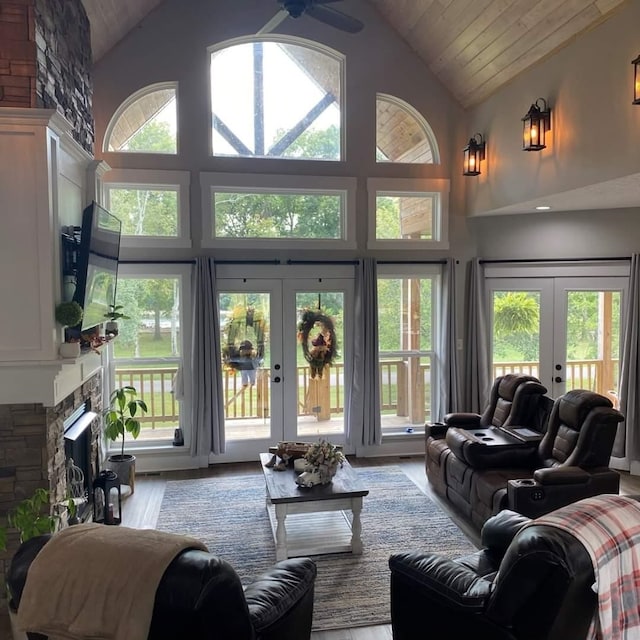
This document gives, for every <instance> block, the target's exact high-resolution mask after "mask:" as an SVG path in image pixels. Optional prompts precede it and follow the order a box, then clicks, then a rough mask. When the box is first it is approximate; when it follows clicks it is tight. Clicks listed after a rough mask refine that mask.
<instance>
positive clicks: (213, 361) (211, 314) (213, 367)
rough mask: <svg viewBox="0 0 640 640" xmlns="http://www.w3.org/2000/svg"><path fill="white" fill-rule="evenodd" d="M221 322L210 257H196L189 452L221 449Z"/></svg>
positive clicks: (194, 455)
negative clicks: (191, 434)
mask: <svg viewBox="0 0 640 640" xmlns="http://www.w3.org/2000/svg"><path fill="white" fill-rule="evenodd" d="M220 353H221V351H220V322H219V313H218V295H217V292H216V276H215V263H214V261H213V258H196V265H195V268H194V271H193V344H192V347H191V364H192V367H193V385H192V396H191V424H192V428H193V437H192V439H191V455H192V456H193V457H198V456H200V457H205V456H206V457H208V455H209V453H211V452H213V453H215V454H220V453H224V448H225V437H224V400H223V395H222V365H221V361H220Z"/></svg>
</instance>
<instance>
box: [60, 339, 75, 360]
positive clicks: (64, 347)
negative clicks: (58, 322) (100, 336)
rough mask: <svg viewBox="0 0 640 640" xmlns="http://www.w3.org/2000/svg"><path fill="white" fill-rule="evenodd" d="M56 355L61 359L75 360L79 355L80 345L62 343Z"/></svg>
mask: <svg viewBox="0 0 640 640" xmlns="http://www.w3.org/2000/svg"><path fill="white" fill-rule="evenodd" d="M58 353H59V354H60V355H61V356H62V357H63V358H77V357H78V356H79V355H80V343H79V342H63V343H62V344H61V345H60V347H59V348H58Z"/></svg>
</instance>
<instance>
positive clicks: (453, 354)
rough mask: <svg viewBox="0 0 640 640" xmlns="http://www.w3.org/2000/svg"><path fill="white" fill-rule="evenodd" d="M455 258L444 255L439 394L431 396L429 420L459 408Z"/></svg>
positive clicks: (439, 349)
mask: <svg viewBox="0 0 640 640" xmlns="http://www.w3.org/2000/svg"><path fill="white" fill-rule="evenodd" d="M455 269H456V265H455V260H454V259H453V258H448V259H447V262H446V264H445V265H444V267H443V269H442V304H441V306H440V322H439V325H440V336H439V338H440V340H439V342H440V344H439V346H438V353H437V358H438V362H439V365H440V366H439V367H438V368H439V371H438V373H439V377H440V385H439V393H438V394H437V395H436V396H435V398H434V406H433V410H432V412H431V420H432V421H440V420H442V419H443V418H444V416H445V414H447V413H450V412H452V411H460V393H459V387H458V350H457V349H456V274H455Z"/></svg>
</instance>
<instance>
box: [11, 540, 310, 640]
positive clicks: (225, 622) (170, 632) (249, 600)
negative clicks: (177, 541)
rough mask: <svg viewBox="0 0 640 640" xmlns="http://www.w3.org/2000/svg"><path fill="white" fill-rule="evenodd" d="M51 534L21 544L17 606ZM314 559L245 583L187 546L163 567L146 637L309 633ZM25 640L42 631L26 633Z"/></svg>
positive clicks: (252, 637) (15, 564)
mask: <svg viewBox="0 0 640 640" xmlns="http://www.w3.org/2000/svg"><path fill="white" fill-rule="evenodd" d="M49 538H50V536H48V535H45V536H39V537H37V538H32V539H31V540H28V541H27V542H25V543H24V544H22V545H21V546H20V547H19V549H18V551H17V552H16V554H15V556H14V557H13V560H12V562H11V565H10V568H9V572H8V577H7V586H8V588H9V595H10V598H11V600H10V603H9V606H10V608H11V609H12V610H14V611H17V609H18V607H19V606H20V598H21V596H22V590H23V588H24V584H25V581H26V577H27V571H28V569H29V565H30V564H31V562H32V561H33V559H34V558H35V557H36V555H37V554H38V552H39V551H40V549H41V548H42V547H43V546H44V545H45V544H46V543H47V541H48V540H49ZM315 578H316V565H315V563H314V562H313V561H312V560H311V559H310V558H294V559H290V560H283V561H281V562H278V563H276V564H275V565H274V566H273V567H272V568H271V569H270V570H269V571H267V572H266V573H264V574H262V575H261V576H258V577H257V578H256V579H255V580H254V581H253V582H252V583H251V584H249V585H247V586H246V588H244V589H243V585H242V584H241V583H240V578H239V577H238V574H237V573H236V572H235V571H234V570H233V568H232V567H231V565H230V564H228V563H227V562H225V561H224V560H223V559H222V558H219V557H217V556H215V555H213V554H211V553H207V552H205V551H196V550H193V549H192V550H187V551H183V552H182V553H181V554H179V555H178V556H177V557H176V558H175V559H174V560H173V562H172V563H171V564H170V565H169V566H168V567H167V570H166V571H165V573H164V575H163V577H162V580H161V581H160V585H159V586H158V590H157V592H156V598H155V603H154V609H153V617H152V620H151V628H150V630H149V636H148V639H149V640H176V639H177V638H189V639H190V640H215V639H217V638H225V639H229V640H231V639H233V640H305V639H308V638H310V636H311V623H312V617H313V595H314V585H315ZM28 638H29V640H42V639H46V636H43V635H40V634H35V633H29V634H28Z"/></svg>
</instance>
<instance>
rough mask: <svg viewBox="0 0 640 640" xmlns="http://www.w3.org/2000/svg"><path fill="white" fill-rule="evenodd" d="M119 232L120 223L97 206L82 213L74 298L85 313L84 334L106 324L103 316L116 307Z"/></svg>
mask: <svg viewBox="0 0 640 640" xmlns="http://www.w3.org/2000/svg"><path fill="white" fill-rule="evenodd" d="M120 231H121V223H120V220H119V219H118V218H116V216H114V215H113V214H111V213H109V212H108V211H107V210H106V209H105V208H104V207H102V206H100V205H99V204H98V203H97V202H92V203H91V204H90V205H89V206H88V207H87V208H86V209H85V210H84V212H83V214H82V234H81V236H80V251H79V255H78V273H77V283H76V291H75V295H74V297H73V299H74V300H75V301H76V302H77V303H78V304H79V305H80V306H81V307H82V308H83V309H84V314H83V316H82V325H81V329H82V330H83V331H86V330H88V329H91V328H93V327H95V326H97V325H99V324H101V323H102V322H105V321H106V318H105V314H106V313H107V312H108V311H109V310H110V307H111V305H115V303H116V283H117V278H118V257H119V255H120Z"/></svg>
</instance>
